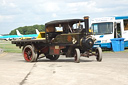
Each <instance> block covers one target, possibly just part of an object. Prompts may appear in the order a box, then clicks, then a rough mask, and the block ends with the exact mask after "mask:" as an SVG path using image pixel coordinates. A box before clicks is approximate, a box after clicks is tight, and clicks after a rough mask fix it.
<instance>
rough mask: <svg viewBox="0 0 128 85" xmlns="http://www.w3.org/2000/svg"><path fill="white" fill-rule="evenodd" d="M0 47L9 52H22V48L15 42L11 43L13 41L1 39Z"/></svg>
mask: <svg viewBox="0 0 128 85" xmlns="http://www.w3.org/2000/svg"><path fill="white" fill-rule="evenodd" d="M0 48H1V49H3V51H4V52H9V53H21V52H22V50H21V49H19V48H18V47H16V45H15V44H11V41H3V40H0Z"/></svg>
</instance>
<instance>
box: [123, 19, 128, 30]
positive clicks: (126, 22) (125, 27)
mask: <svg viewBox="0 0 128 85" xmlns="http://www.w3.org/2000/svg"><path fill="white" fill-rule="evenodd" d="M124 30H128V20H124Z"/></svg>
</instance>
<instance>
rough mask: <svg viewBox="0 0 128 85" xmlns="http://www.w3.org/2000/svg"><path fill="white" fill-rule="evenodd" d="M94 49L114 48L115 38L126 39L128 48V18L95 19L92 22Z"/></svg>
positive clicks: (125, 43) (125, 44) (125, 45)
mask: <svg viewBox="0 0 128 85" xmlns="http://www.w3.org/2000/svg"><path fill="white" fill-rule="evenodd" d="M91 29H92V32H93V37H95V38H96V42H95V44H94V47H101V48H112V45H111V40H110V39H113V38H124V47H128V16H115V17H103V18H95V19H92V20H91Z"/></svg>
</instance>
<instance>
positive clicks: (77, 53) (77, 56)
mask: <svg viewBox="0 0 128 85" xmlns="http://www.w3.org/2000/svg"><path fill="white" fill-rule="evenodd" d="M74 58H75V63H79V62H80V50H79V49H78V48H76V49H75V52H74Z"/></svg>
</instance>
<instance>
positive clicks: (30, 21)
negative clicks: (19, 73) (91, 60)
mask: <svg viewBox="0 0 128 85" xmlns="http://www.w3.org/2000/svg"><path fill="white" fill-rule="evenodd" d="M115 15H116V16H127V15H128V0H0V34H9V33H10V32H11V30H14V29H16V28H18V27H23V26H32V25H35V24H38V25H42V24H43V25H44V24H45V23H46V22H49V21H52V20H61V19H74V18H80V19H82V18H83V17H84V16H89V17H90V20H91V19H93V18H98V17H108V16H115Z"/></svg>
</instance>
